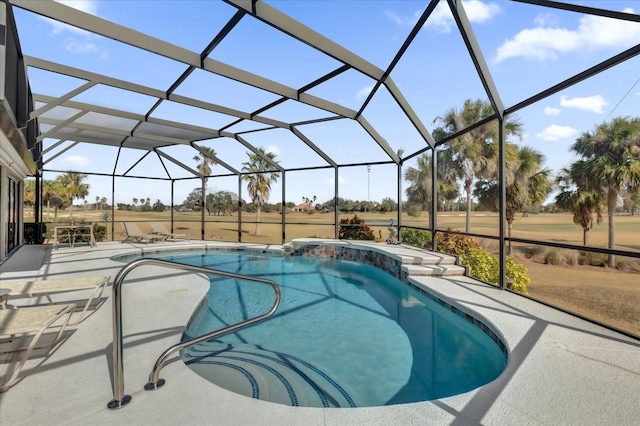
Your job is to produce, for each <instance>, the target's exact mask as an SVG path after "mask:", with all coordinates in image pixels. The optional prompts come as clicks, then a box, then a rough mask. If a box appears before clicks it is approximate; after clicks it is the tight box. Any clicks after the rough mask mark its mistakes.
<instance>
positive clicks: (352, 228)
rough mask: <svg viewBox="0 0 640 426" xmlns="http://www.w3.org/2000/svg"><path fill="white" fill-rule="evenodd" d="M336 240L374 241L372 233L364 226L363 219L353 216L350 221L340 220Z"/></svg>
mask: <svg viewBox="0 0 640 426" xmlns="http://www.w3.org/2000/svg"><path fill="white" fill-rule="evenodd" d="M338 238H340V239H341V240H375V239H376V237H375V235H373V231H372V230H371V228H369V227H368V226H367V225H365V224H364V219H361V218H359V217H358V215H354V216H353V217H352V218H351V219H341V220H340V228H339V229H338Z"/></svg>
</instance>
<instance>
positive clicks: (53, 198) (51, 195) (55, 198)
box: [42, 179, 63, 219]
mask: <svg viewBox="0 0 640 426" xmlns="http://www.w3.org/2000/svg"><path fill="white" fill-rule="evenodd" d="M62 193H63V188H62V185H61V184H60V182H59V181H58V180H57V179H56V180H43V181H42V201H43V202H45V203H47V219H49V218H50V215H51V213H50V210H51V206H53V207H54V208H55V213H54V218H57V217H58V207H60V204H62V198H63V195H62Z"/></svg>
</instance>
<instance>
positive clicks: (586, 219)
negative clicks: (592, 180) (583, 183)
mask: <svg viewBox="0 0 640 426" xmlns="http://www.w3.org/2000/svg"><path fill="white" fill-rule="evenodd" d="M556 183H557V184H558V185H559V189H560V193H559V194H558V195H556V206H557V207H559V208H561V209H563V210H566V211H570V212H572V213H573V223H575V224H576V225H580V226H582V244H583V245H585V246H586V245H587V244H588V241H589V235H588V233H589V231H590V230H591V229H592V228H593V215H594V214H595V215H596V221H597V223H601V222H602V216H603V213H604V204H605V203H604V198H603V197H602V194H601V193H599V192H592V191H591V192H590V191H588V190H586V189H584V188H580V187H578V186H577V185H576V184H575V181H574V179H573V178H572V173H571V169H570V168H569V169H567V168H564V169H562V171H561V172H560V175H558V177H557V178H556Z"/></svg>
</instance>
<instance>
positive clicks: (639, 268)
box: [616, 259, 640, 273]
mask: <svg viewBox="0 0 640 426" xmlns="http://www.w3.org/2000/svg"><path fill="white" fill-rule="evenodd" d="M616 268H617V269H619V270H621V271H623V272H632V273H633V272H640V259H616Z"/></svg>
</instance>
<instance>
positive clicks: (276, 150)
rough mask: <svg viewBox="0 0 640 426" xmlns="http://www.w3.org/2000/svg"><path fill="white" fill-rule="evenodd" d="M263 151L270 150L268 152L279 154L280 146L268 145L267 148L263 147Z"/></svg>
mask: <svg viewBox="0 0 640 426" xmlns="http://www.w3.org/2000/svg"><path fill="white" fill-rule="evenodd" d="M264 151H265V152H270V153H272V154H275V155H280V148H278V147H277V146H275V145H269V146H268V147H267V149H265V150H264Z"/></svg>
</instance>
